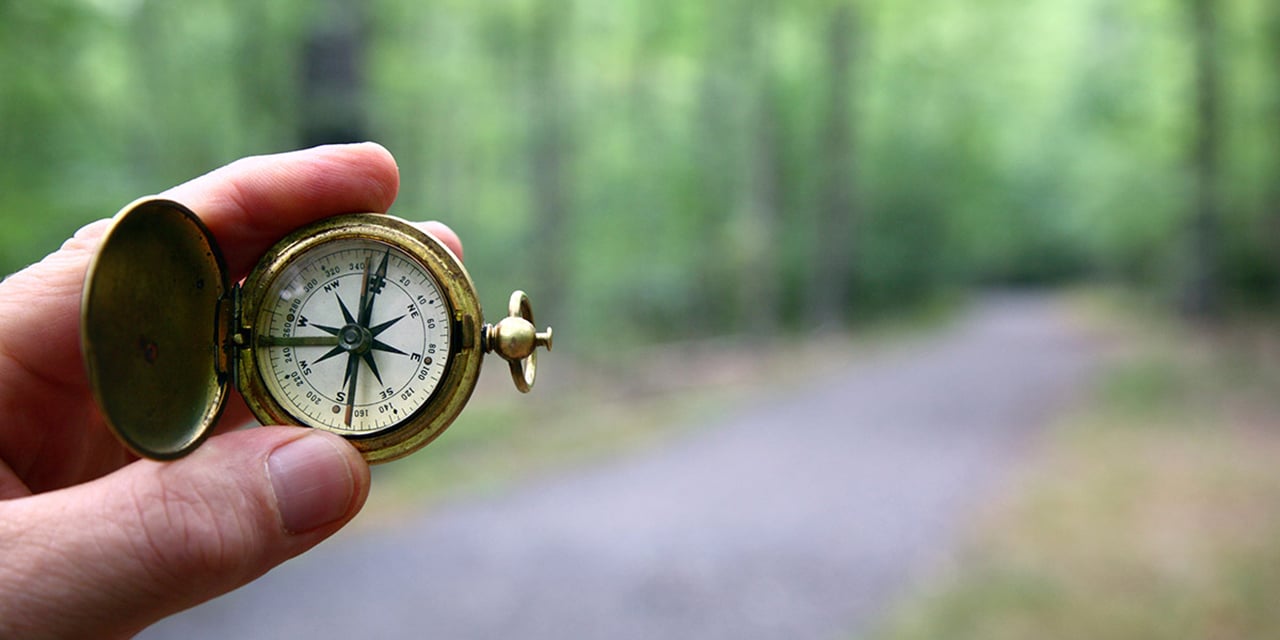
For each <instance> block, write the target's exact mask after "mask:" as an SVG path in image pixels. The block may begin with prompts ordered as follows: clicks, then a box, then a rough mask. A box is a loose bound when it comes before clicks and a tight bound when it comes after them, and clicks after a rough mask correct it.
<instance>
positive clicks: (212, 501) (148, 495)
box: [0, 144, 462, 638]
mask: <svg viewBox="0 0 1280 640" xmlns="http://www.w3.org/2000/svg"><path fill="white" fill-rule="evenodd" d="M398 186H399V174H398V172H397V169H396V165H395V161H394V159H392V157H391V155H390V154H389V153H387V151H386V150H385V149H383V148H382V147H380V146H378V145H375V144H360V145H344V146H332V147H320V148H316V149H310V150H306V151H299V152H294V153H286V154H281V155H275V156H263V157H254V158H247V159H244V160H240V161H238V162H235V163H233V164H231V165H228V166H226V167H223V168H221V169H218V170H217V171H214V172H212V173H210V174H207V175H205V176H202V177H200V178H196V179H195V180H192V181H191V182H188V183H186V184H183V185H181V186H178V187H175V188H173V189H171V190H169V191H167V192H165V193H164V194H162V195H163V196H164V197H167V198H171V199H173V200H177V201H179V202H181V203H183V204H185V205H186V206H187V207H189V208H191V209H192V210H193V211H195V212H196V213H197V214H199V215H200V216H201V218H202V219H203V220H204V222H205V223H206V224H207V225H208V227H209V229H210V230H211V231H212V232H213V234H214V236H215V237H216V238H217V241H218V243H219V245H220V246H221V247H222V249H223V253H224V255H225V257H226V260H227V266H228V268H229V269H230V271H231V275H232V277H233V278H234V279H240V278H243V277H244V276H245V274H246V273H247V272H248V270H249V269H250V268H251V267H252V266H253V264H254V263H255V262H256V260H257V258H258V257H259V256H261V255H262V254H263V253H265V252H266V250H267V248H268V247H269V246H270V245H271V244H273V243H274V242H275V241H276V240H279V239H280V238H281V237H283V236H284V235H285V234H286V233H288V232H289V231H291V230H293V229H295V228H297V227H299V226H301V225H303V224H306V223H308V222H311V221H313V220H316V219H319V218H323V217H326V216H330V215H334V214H339V213H347V212H385V211H386V210H387V208H388V207H390V206H391V202H392V201H393V200H394V199H395V195H396V190H397V188H398ZM108 226H109V221H108V220H99V221H98V222H95V223H93V224H90V225H88V226H86V227H84V228H83V229H81V230H80V231H78V232H77V233H76V234H75V237H73V238H72V239H70V240H68V241H67V242H66V243H65V244H63V246H62V248H61V249H59V250H58V251H57V252H55V253H53V254H51V255H49V256H48V257H46V258H45V259H44V260H43V261H41V262H39V263H38V264H35V265H32V266H31V267H28V268H27V269H25V270H23V271H21V272H19V273H17V274H14V275H13V276H11V277H10V278H8V279H7V280H5V281H4V282H3V283H0V415H3V416H4V419H3V421H0V637H3V638H45V637H49V638H70V637H76V638H79V637H94V638H112V637H125V636H129V635H132V634H134V633H136V632H137V631H139V630H141V629H142V628H144V627H145V626H147V625H149V624H151V623H153V622H155V621H156V620H158V619H160V618H162V617H164V616H166V615H169V614H172V613H175V612H177V611H180V610H182V609H185V608H188V607H191V606H193V605H195V604H198V603H200V602H202V601H204V600H208V599H210V598H213V597H215V596H218V595H220V594H222V593H225V592H227V591H230V590H232V589H235V588H236V587H239V586H241V585H243V584H245V583H247V582H249V581H251V580H253V579H254V578H256V577H258V576H260V575H262V574H263V573H265V572H266V571H267V570H268V569H270V568H272V567H274V566H275V565H277V564H280V563H281V562H284V561H285V560H287V559H289V558H291V557H293V556H295V555H297V554H299V553H302V552H303V551H306V550H307V549H309V548H311V547H312V546H314V545H316V544H317V543H319V542H320V541H321V540H323V539H325V538H326V537H328V536H329V535H331V534H333V533H334V532H336V531H337V530H338V529H340V528H341V527H342V526H343V525H344V524H346V523H347V522H348V521H349V520H350V519H351V518H352V517H353V516H354V515H355V514H356V512H357V511H359V509H360V507H361V506H363V504H364V500H365V497H366V496H367V495H368V490H369V469H368V466H367V465H366V464H365V463H364V461H363V460H362V459H361V458H360V455H359V454H358V453H357V452H356V450H355V449H354V448H353V447H351V446H350V445H349V444H348V443H347V442H346V441H345V440H343V439H342V438H339V437H337V436H334V435H332V434H329V433H325V432H322V431H318V430H312V429H304V428H300V427H273V428H267V429H249V430H240V431H228V432H226V433H222V434H221V435H216V436H214V437H212V438H210V439H209V440H208V441H207V442H205V443H204V444H203V445H202V446H201V447H200V448H199V449H197V450H196V451H195V452H194V453H192V454H191V455H189V456H187V457H186V458H183V459H181V460H178V461H175V462H168V463H158V462H153V461H149V460H135V459H134V456H132V455H131V454H130V453H129V452H128V451H127V450H125V449H124V448H123V447H122V446H121V445H120V444H119V443H118V442H117V441H116V439H115V438H114V437H113V436H112V434H111V433H110V432H109V431H108V430H107V428H106V426H105V425H104V424H103V421H102V418H101V416H100V415H99V413H98V410H97V408H96V406H95V405H94V402H93V400H92V398H91V396H90V392H89V388H88V382H87V379H86V376H85V372H84V366H83V364H82V362H81V355H80V347H79V345H80V341H79V317H80V313H79V311H80V292H81V288H82V286H83V283H84V273H85V268H86V267H87V265H88V261H89V259H90V257H91V256H92V255H93V253H94V251H95V250H96V248H97V246H98V243H99V241H100V239H101V237H102V235H103V233H104V232H105V231H106V230H107V228H108ZM426 229H427V231H428V232H430V233H432V234H434V235H435V236H436V237H437V238H439V239H440V240H441V241H443V242H444V243H445V244H447V245H448V246H449V247H450V248H451V249H452V250H453V251H454V252H455V253H457V254H458V255H459V256H461V255H462V250H461V249H462V247H461V245H460V243H459V241H458V238H457V236H456V235H454V234H453V232H452V231H450V230H449V229H448V228H447V227H445V226H443V225H440V224H437V223H427V225H426ZM249 418H250V414H249V412H248V409H247V407H245V406H244V402H243V400H242V399H241V398H240V397H239V395H238V394H234V393H233V394H232V397H231V399H230V402H229V404H228V406H227V409H226V411H225V414H224V417H223V419H222V422H221V425H224V429H227V428H229V427H231V426H235V425H239V424H242V423H244V422H246V421H248V420H249Z"/></svg>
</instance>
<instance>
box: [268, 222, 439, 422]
mask: <svg viewBox="0 0 1280 640" xmlns="http://www.w3.org/2000/svg"><path fill="white" fill-rule="evenodd" d="M449 317H450V310H449V307H448V303H447V301H446V300H445V299H444V298H443V297H442V295H441V288H440V286H439V284H438V283H437V282H436V280H435V279H434V278H433V277H432V276H431V274H430V273H429V272H428V271H427V269H426V267H424V266H423V265H422V264H421V263H420V262H419V261H417V260H416V259H414V258H413V257H412V256H410V255H409V254H407V253H405V252H403V251H401V250H399V249H397V248H396V247H394V246H392V245H389V244H386V243H383V242H380V241H377V240H371V239H366V238H349V239H339V240H334V241H331V242H326V243H323V244H319V245H316V246H314V247H312V248H311V249H309V250H307V251H305V252H304V253H302V254H300V255H298V256H296V258H295V259H294V260H292V262H291V263H290V264H289V265H288V266H286V267H285V269H284V270H283V271H282V272H281V273H280V275H279V277H277V278H276V279H275V280H274V281H272V282H270V283H268V285H267V290H266V295H265V298H264V300H263V303H262V305H261V307H259V311H258V314H257V318H256V319H255V321H254V323H253V326H254V327H256V330H257V335H256V338H255V342H256V346H257V348H256V349H255V350H254V351H255V360H256V362H255V364H256V366H257V368H258V371H259V372H260V373H261V375H262V378H263V380H264V381H265V383H266V387H267V389H268V390H269V391H270V392H271V394H272V395H273V396H274V397H275V399H276V400H277V401H278V402H279V403H280V405H281V406H282V407H283V408H284V409H285V411H287V412H288V413H289V414H290V415H292V416H293V417H294V418H296V419H297V420H298V422H299V423H301V424H304V425H307V426H311V427H317V428H321V429H326V430H329V431H334V432H337V433H340V434H343V435H346V436H368V435H375V434H379V433H382V432H385V431H387V430H388V429H391V428H394V427H395V426H397V425H399V424H400V423H403V422H405V421H406V420H407V419H409V418H410V417H412V416H413V415H414V414H415V413H417V412H418V411H419V410H420V409H422V408H423V406H424V405H425V404H426V403H427V401H428V400H429V399H430V398H431V396H432V393H433V392H434V391H435V390H436V387H438V386H439V385H440V381H441V379H442V378H443V377H444V374H445V369H446V365H447V364H448V358H449V344H450V342H449V337H450V336H449V329H450V327H449Z"/></svg>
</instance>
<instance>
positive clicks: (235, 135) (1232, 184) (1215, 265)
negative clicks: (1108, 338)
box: [0, 0, 1280, 345]
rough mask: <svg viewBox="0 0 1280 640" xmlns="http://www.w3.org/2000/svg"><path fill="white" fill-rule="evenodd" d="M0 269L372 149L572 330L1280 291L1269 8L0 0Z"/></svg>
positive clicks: (1034, 0)
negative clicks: (321, 151)
mask: <svg viewBox="0 0 1280 640" xmlns="http://www.w3.org/2000/svg"><path fill="white" fill-rule="evenodd" d="M0 123H3V126H0V151H2V152H3V155H0V271H3V272H4V273H8V272H11V271H13V270H16V269H19V268H21V267H22V266H24V265H25V264H28V263H30V262H32V261H34V260H37V259H39V257H41V256H42V255H44V254H45V253H47V252H49V251H51V250H53V249H55V248H56V247H57V246H58V244H59V243H60V242H61V240H62V239H63V238H65V237H67V236H68V235H69V234H70V233H72V232H73V231H74V229H75V228H77V227H78V226H80V225H81V224H84V223H85V222H87V221H89V220H92V219H95V218H99V217H104V216H109V215H111V214H112V213H114V212H115V211H116V210H117V209H118V208H119V207H120V206H122V205H123V204H125V203H127V202H128V201H130V200H131V199H133V198H134V197H136V196H139V195H142V194H146V193H153V192H156V191H159V190H162V189H164V188H166V187H168V186H171V185H173V184H176V183H178V182H181V181H184V180H186V179H189V178H190V177H192V176H195V175H198V174H200V173H203V172H205V171H208V170H210V169H212V168H214V167H217V166H219V165H221V164H224V163H226V162H228V161H231V160H233V159H235V158H238V157H241V156H244V155H249V154H259V153H270V152H276V151H281V150H286V149H291V148H297V147H301V146H307V145H311V144H316V143H322V142H331V141H348V140H363V139H371V140H376V141H379V142H381V143H383V144H385V145H386V146H387V147H388V148H389V149H391V151H392V152H393V153H394V154H395V155H396V156H397V158H398V160H399V162H400V168H401V172H402V183H403V186H402V189H401V196H400V199H399V201H398V203H397V205H396V206H395V208H394V209H393V212H394V213H397V214H399V215H401V216H403V217H406V218H411V219H431V218H434V219H439V220H442V221H445V222H447V223H448V224H450V225H452V226H453V227H454V228H455V229H457V230H458V231H459V233H460V235H461V236H462V237H463V239H464V242H465V243H466V245H467V261H468V266H469V269H470V270H471V271H472V274H473V276H475V278H476V280H477V285H478V287H479V289H480V291H481V293H482V295H483V296H485V297H484V300H483V302H484V303H485V306H486V308H489V309H501V308H502V307H503V306H504V301H505V299H506V293H507V292H509V291H510V290H511V289H512V288H516V287H521V288H525V289H527V290H529V291H530V293H531V295H532V297H533V300H534V304H535V308H536V309H537V310H538V315H539V319H540V321H542V322H544V323H551V324H554V325H555V326H556V329H557V331H558V333H559V332H563V335H565V336H568V335H573V336H574V341H575V342H579V343H581V344H586V345H589V344H591V343H592V342H593V341H601V340H604V339H610V340H614V341H616V340H618V339H619V336H620V330H622V332H623V333H624V335H626V336H630V339H631V340H633V341H634V342H636V343H643V342H648V341H653V340H671V339H676V338H690V337H701V336H709V335H723V334H733V333H746V332H772V331H797V330H805V329H807V328H811V327H819V326H828V327H834V326H841V325H843V324H847V323H850V322H856V321H858V320H860V319H865V318H870V317H875V316H877V315H880V314H883V313H886V312H897V311H901V310H905V309H910V308H911V307H912V306H914V305H920V304H924V303H928V302H930V301H932V300H936V299H938V298H939V297H941V296H948V295H950V294H953V293H954V292H959V291H964V290H966V289H969V288H972V287H975V286H983V287H987V286H1012V285H1051V284H1060V283H1066V282H1073V281H1078V280H1082V279H1090V280H1104V281H1108V282H1116V283H1121V284H1125V285H1131V286H1133V287H1135V288H1140V289H1142V290H1145V291H1150V292H1153V293H1154V294H1155V295H1158V296H1160V297H1162V298H1163V299H1165V300H1167V301H1168V302H1169V303H1170V304H1171V305H1173V304H1178V305H1181V307H1182V308H1183V309H1184V310H1185V311H1187V312H1190V313H1194V314H1199V315H1203V316H1211V315H1213V314H1214V313H1217V312H1220V311H1221V310H1222V309H1223V308H1225V307H1228V306H1230V305H1242V304H1243V305H1258V304H1268V303H1269V301H1270V300H1271V299H1273V298H1274V297H1275V296H1276V293H1278V292H1280V251H1278V250H1277V249H1278V248H1280V5H1278V4H1276V3H1275V2H1274V0H1220V1H1214V0H1124V1H1122V0H1073V1H1066V0H971V1H969V2H963V3H939V2H921V1H919V0H892V1H891V0H792V1H789V2H780V1H775V0H703V1H701V2H685V1H682V0H494V1H492V2H465V1H462V0H433V1H421V0H370V1H367V2H366V1H361V0H322V1H313V0H305V1H304V0H277V1H273V2H262V1H261V0H189V1H187V2H181V3H177V2H160V1H158V0H39V1H37V0H0Z"/></svg>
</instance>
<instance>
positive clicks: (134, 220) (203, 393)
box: [80, 198, 228, 459]
mask: <svg viewBox="0 0 1280 640" xmlns="http://www.w3.org/2000/svg"><path fill="white" fill-rule="evenodd" d="M227 288H228V285H227V276H226V263H225V262H224V261H223V259H222V254H221V252H219V251H218V246H217V244H215V243H214V240H213V235H212V234H210V232H209V229H208V228H206V227H205V226H204V224H203V223H201V222H200V220H199V219H198V218H196V215H195V214H194V213H192V212H191V211H190V210H189V209H187V208H186V207H184V206H182V205H181V204H178V203H176V202H172V201H169V200H162V199H158V198H143V199H141V200H137V201H135V202H133V203H131V204H129V205H128V206H126V207H125V208H124V209H123V210H121V212H120V213H119V214H117V215H116V219H115V223H114V224H113V225H112V226H111V229H110V230H108V231H107V235H106V237H105V238H103V240H102V246H101V247H100V248H99V249H98V253H97V255H96V256H95V257H94V259H93V261H92V262H91V263H90V264H89V271H88V273H87V274H86V275H85V285H84V297H83V298H82V300H81V304H80V341H81V348H82V350H83V352H84V359H85V366H86V367H87V368H88V373H89V384H90V386H91V387H92V389H93V394H94V397H95V398H96V399H97V401H98V406H99V407H100V408H101V409H102V414H103V417H104V418H105V419H106V422H107V426H109V427H110V428H111V430H112V431H113V432H115V434H116V436H117V437H118V438H120V440H122V441H123V442H124V443H125V444H127V445H128V446H129V448H130V449H132V450H133V451H134V452H135V453H137V454H139V455H142V456H146V457H148V458H158V459H170V458H178V457H181V456H183V455H186V454H187V453H190V452H191V451H192V450H193V449H195V448H196V447H197V446H199V444H200V443H201V442H202V441H203V440H204V438H205V437H206V436H208V434H209V432H210V431H211V430H212V428H213V424H214V423H215V422H216V421H217V418H218V415H219V414H220V413H221V411H222V407H223V405H225V404H226V399H227V377H228V376H227V375H226V373H225V372H222V371H219V368H220V367H219V350H220V349H221V345H220V344H219V334H220V331H219V329H220V327H219V326H218V324H219V320H218V317H219V315H220V314H219V312H218V304H219V301H220V300H221V299H222V298H223V297H224V296H225V294H226V292H227Z"/></svg>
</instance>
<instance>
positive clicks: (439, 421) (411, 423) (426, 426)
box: [237, 214, 481, 463]
mask: <svg viewBox="0 0 1280 640" xmlns="http://www.w3.org/2000/svg"><path fill="white" fill-rule="evenodd" d="M338 238H367V239H370V240H378V241H382V242H386V243H390V244H393V245H395V246H396V247H398V248H399V249H401V250H403V251H404V252H405V253H407V254H408V255H409V256H411V257H413V258H414V259H416V260H418V261H419V262H420V263H421V264H422V265H423V266H425V267H426V268H427V270H428V271H430V272H431V273H433V274H434V275H435V277H436V280H437V282H439V284H440V287H441V293H442V294H443V295H444V296H445V298H446V300H445V302H446V303H447V305H448V307H449V309H450V312H451V316H452V318H453V322H454V332H455V333H457V334H458V335H459V337H460V339H458V340H456V342H455V345H454V348H452V349H451V351H450V355H449V364H448V368H447V369H446V372H445V375H444V377H443V378H442V379H441V381H440V384H439V386H438V387H437V388H436V390H435V392H434V394H433V396H432V398H431V399H430V400H429V401H428V402H427V403H426V404H425V405H423V407H422V408H421V409H419V410H418V412H417V413H414V414H412V415H410V416H409V417H408V418H406V419H405V420H404V421H402V422H401V423H400V424H399V425H398V426H396V427H395V428H393V429H388V430H386V431H382V432H378V433H376V434H374V435H371V436H350V435H348V436H346V437H347V438H348V440H350V442H351V443H352V444H354V445H355V446H356V448H357V449H359V450H360V452H361V454H362V455H364V457H365V459H366V460H368V461H369V462H371V463H373V462H386V461H389V460H394V459H396V458H400V457H402V456H405V455H408V454H410V453H412V452H414V451H416V450H418V449H420V448H422V447H424V446H426V445H427V444H428V443H430V442H431V441H432V440H434V439H435V438H436V437H438V436H439V435H440V434H441V433H443V432H444V430H445V428H446V427H448V426H449V425H450V424H451V423H452V422H453V420H454V419H455V418H457V417H458V413H459V412H461V411H462V407H463V406H464V405H466V403H467V400H468V399H470V397H471V393H472V391H474V390H475V385H476V380H477V378H478V377H479V375H480V356H481V351H480V348H479V345H478V344H477V341H476V340H474V339H473V340H470V343H471V344H470V345H468V344H467V342H468V341H467V340H466V339H465V338H464V337H465V336H475V335H477V334H478V332H479V330H480V322H481V315H480V305H479V302H478V299H477V297H476V292H475V286H474V285H473V284H472V282H471V276H470V275H468V274H467V271H466V269H464V268H463V267H462V263H461V262H460V261H459V260H458V259H457V258H456V257H455V256H454V255H453V253H452V252H451V251H449V249H448V248H447V247H445V246H444V245H443V244H441V243H440V241H438V240H436V239H435V238H433V237H431V236H430V235H428V234H426V233H424V232H422V231H420V230H418V229H417V228H416V227H414V226H413V225H410V224H409V223H407V222H404V221H403V220H400V219H399V218H395V217H392V216H388V215H380V214H349V215H343V216H336V217H333V218H328V219H325V220H322V221H320V222H317V223H314V224H312V225H308V226H306V227H303V228H302V229H299V230H297V231H295V232H294V233H292V234H290V235H289V236H287V237H285V238H284V239H283V240H281V241H280V242H279V243H277V244H276V245H275V246H274V247H272V249H271V250H270V251H268V252H267V254H266V255H264V256H263V257H262V259H261V260H260V261H259V262H258V266H257V267H255V268H254V270H253V271H252V272H251V273H250V275H249V278H248V279H247V280H245V282H244V286H243V287H242V294H241V295H242V305H243V306H242V310H241V315H240V327H241V329H242V331H247V332H249V333H250V339H249V340H247V341H246V342H245V344H244V345H243V347H242V348H241V349H240V356H239V360H240V365H239V368H238V369H239V374H238V375H239V379H238V381H237V382H238V385H239V388H240V393H241V395H243V396H244V399H245V402H246V403H247V404H248V405H249V409H250V410H252V411H253V413H254V415H255V416H257V418H258V420H260V421H262V422H264V423H267V424H306V422H305V421H303V420H300V419H299V418H298V417H296V416H293V415H290V414H289V413H288V412H287V411H285V410H284V408H283V407H282V406H281V405H280V403H279V402H278V401H276V399H275V398H273V397H272V396H271V394H270V393H269V392H268V391H267V389H266V385H265V383H264V381H263V378H262V376H263V372H262V371H261V370H260V369H259V367H258V365H257V358H255V357H254V353H253V350H254V349H255V348H256V345H257V344H258V340H257V338H256V336H255V335H253V332H255V331H256V330H257V329H256V327H254V326H252V324H251V323H252V322H253V319H254V318H256V317H258V312H259V309H260V308H261V307H262V306H263V305H264V304H265V303H266V301H265V300H263V294H264V292H265V291H266V290H267V288H268V285H269V284H270V282H271V281H272V280H273V279H275V278H278V277H281V275H282V274H283V273H284V272H285V270H286V269H287V268H288V267H289V265H290V264H291V263H292V262H293V261H294V260H298V259H305V254H306V253H307V252H308V251H309V250H311V249H312V248H314V247H316V246H318V245H321V244H324V243H326V242H330V241H332V240H335V239H338ZM307 426H314V425H307Z"/></svg>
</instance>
